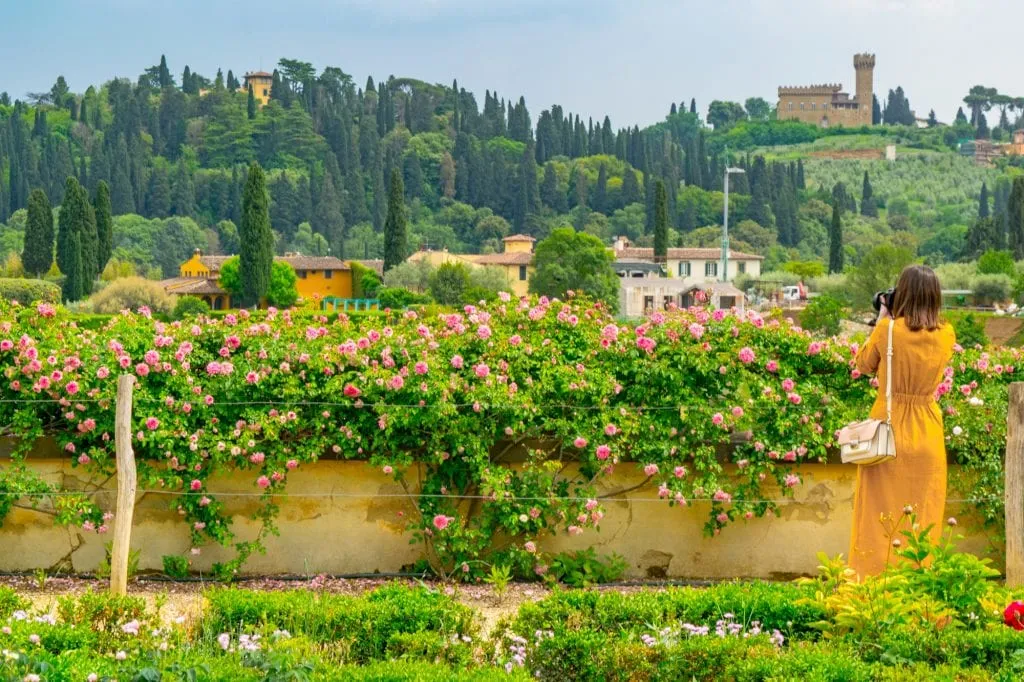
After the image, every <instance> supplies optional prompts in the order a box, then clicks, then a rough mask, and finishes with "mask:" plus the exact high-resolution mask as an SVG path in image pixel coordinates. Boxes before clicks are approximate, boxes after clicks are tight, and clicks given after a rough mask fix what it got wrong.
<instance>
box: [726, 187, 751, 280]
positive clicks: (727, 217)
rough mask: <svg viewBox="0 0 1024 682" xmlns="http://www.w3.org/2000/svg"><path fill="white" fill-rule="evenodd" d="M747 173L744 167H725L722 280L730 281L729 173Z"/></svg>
mask: <svg viewBox="0 0 1024 682" xmlns="http://www.w3.org/2000/svg"><path fill="white" fill-rule="evenodd" d="M730 173H746V171H745V170H743V169H742V168H726V169H725V209H724V210H723V211H722V214H723V220H722V281H723V282H727V281H729V174H730Z"/></svg>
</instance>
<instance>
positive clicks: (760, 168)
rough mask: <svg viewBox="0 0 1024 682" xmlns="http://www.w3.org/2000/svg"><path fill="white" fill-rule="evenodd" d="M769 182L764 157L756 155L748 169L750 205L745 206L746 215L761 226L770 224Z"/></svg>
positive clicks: (769, 225)
mask: <svg viewBox="0 0 1024 682" xmlns="http://www.w3.org/2000/svg"><path fill="white" fill-rule="evenodd" d="M770 184H771V179H770V178H769V177H768V167H767V166H766V165H765V162H764V157H763V156H758V157H756V158H755V159H754V163H753V165H752V166H751V169H750V205H749V206H748V208H747V217H749V218H750V219H751V220H753V221H754V222H755V223H757V224H758V225H760V226H761V227H771V225H772V215H771V210H770V209H769V207H768V202H769V198H770V196H771V188H770V187H769V185H770Z"/></svg>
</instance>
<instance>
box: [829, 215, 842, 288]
mask: <svg viewBox="0 0 1024 682" xmlns="http://www.w3.org/2000/svg"><path fill="white" fill-rule="evenodd" d="M842 212H843V207H842V202H841V201H840V200H839V199H838V198H836V199H833V201H832V225H831V227H830V228H829V231H828V271H829V274H831V273H835V272H842V271H843V223H842Z"/></svg>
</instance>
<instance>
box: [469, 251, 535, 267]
mask: <svg viewBox="0 0 1024 682" xmlns="http://www.w3.org/2000/svg"><path fill="white" fill-rule="evenodd" d="M475 262H476V263H477V265H529V264H530V263H532V262H533V254H532V253H489V254H487V255H484V256H479V257H478V258H476V259H475Z"/></svg>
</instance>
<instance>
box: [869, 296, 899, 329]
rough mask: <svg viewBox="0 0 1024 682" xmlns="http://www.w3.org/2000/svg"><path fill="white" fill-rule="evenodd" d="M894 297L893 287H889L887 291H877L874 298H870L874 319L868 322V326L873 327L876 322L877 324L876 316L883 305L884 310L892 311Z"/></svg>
mask: <svg viewBox="0 0 1024 682" xmlns="http://www.w3.org/2000/svg"><path fill="white" fill-rule="evenodd" d="M895 298H896V289H895V287H894V288H892V289H889V290H888V291H879V292H877V293H876V294H875V296H874V298H872V299H871V307H872V308H874V309H875V319H873V320H871V322H868V324H869V325H870V326H872V327H874V326H875V325H876V324H878V316H879V315H880V314H881V312H882V306H883V305H884V306H885V309H886V310H888V311H890V312H892V304H893V301H894V300H895Z"/></svg>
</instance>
